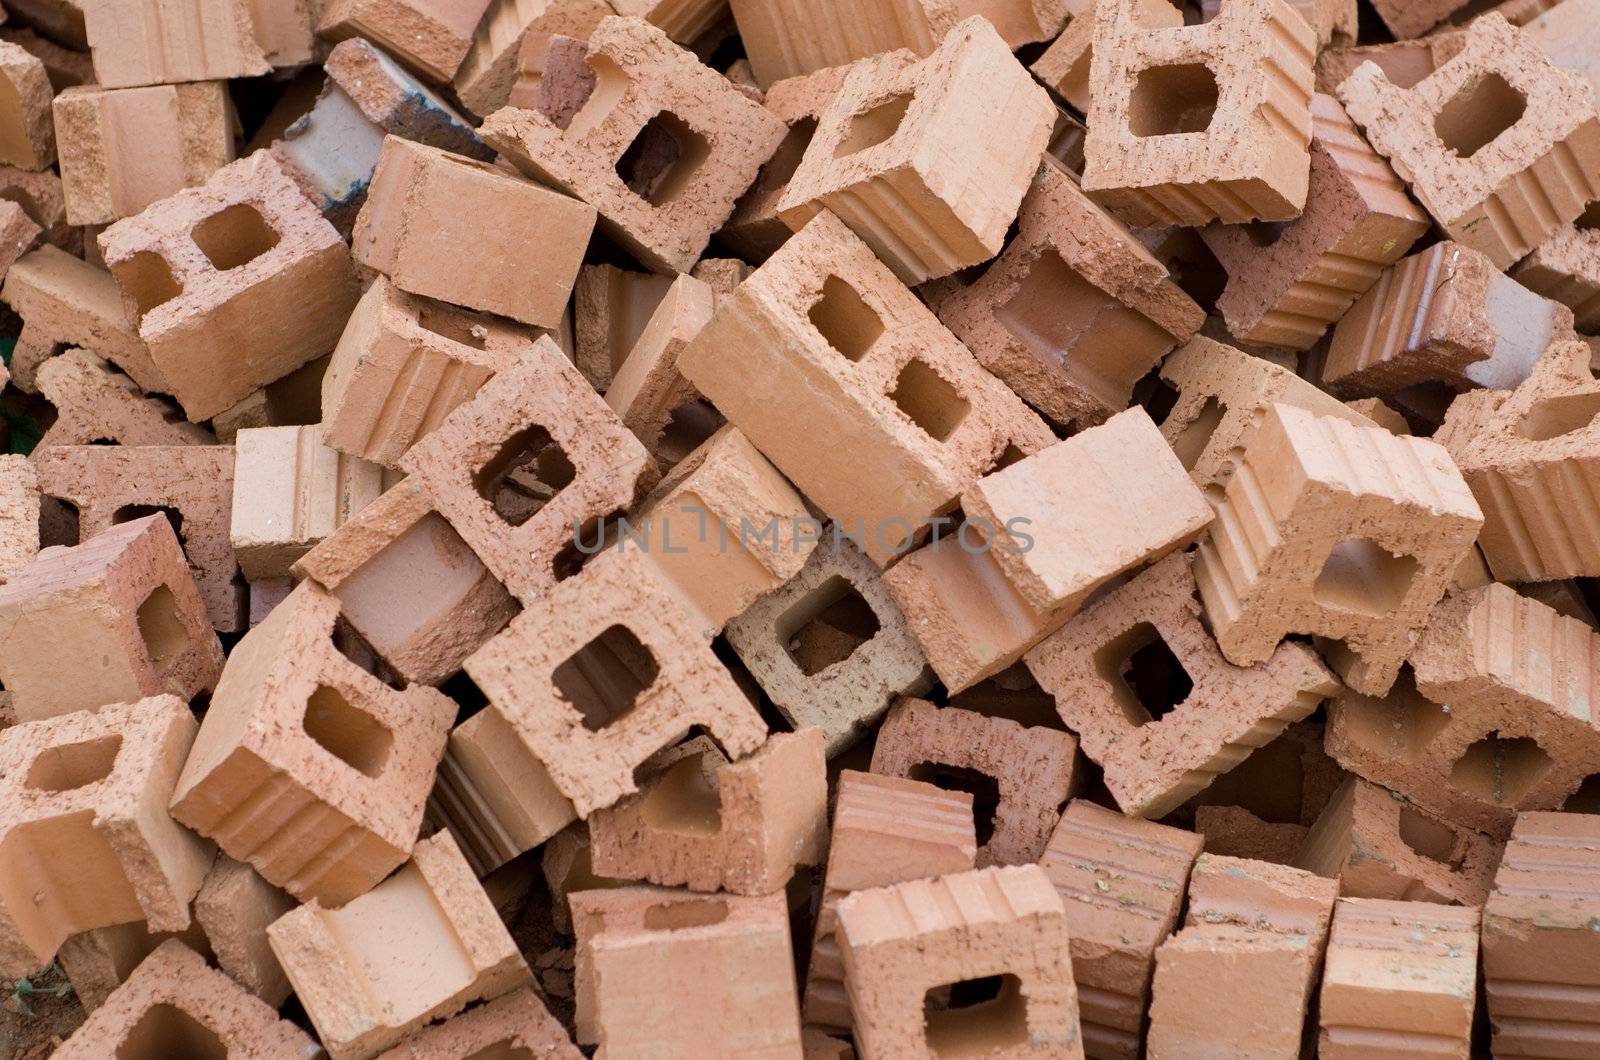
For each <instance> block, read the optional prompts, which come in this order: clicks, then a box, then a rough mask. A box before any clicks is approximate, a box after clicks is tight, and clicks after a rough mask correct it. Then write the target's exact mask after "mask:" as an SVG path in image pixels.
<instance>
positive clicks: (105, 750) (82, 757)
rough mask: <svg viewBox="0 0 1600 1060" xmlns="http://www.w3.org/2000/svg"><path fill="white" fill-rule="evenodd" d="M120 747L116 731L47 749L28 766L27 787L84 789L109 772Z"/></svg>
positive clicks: (37, 788) (103, 777)
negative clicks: (108, 734)
mask: <svg viewBox="0 0 1600 1060" xmlns="http://www.w3.org/2000/svg"><path fill="white" fill-rule="evenodd" d="M121 750H122V737H121V736H120V735H118V734H116V733H113V734H111V735H110V736H101V737H98V738H96V739H93V740H80V741H79V742H78V743H69V744H62V745H61V746H60V747H51V748H48V749H46V750H44V751H42V752H40V754H39V757H37V758H35V759H34V760H33V764H32V765H31V766H29V767H28V779H27V782H26V783H27V786H28V787H30V788H32V789H33V790H34V791H75V790H77V789H78V788H86V787H88V786H89V785H90V784H94V783H96V782H97V781H101V780H104V779H105V778H106V777H109V776H110V775H111V769H112V767H113V766H115V765H116V764H117V753H118V752H119V751H121Z"/></svg>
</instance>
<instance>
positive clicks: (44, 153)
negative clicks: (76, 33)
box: [0, 41, 56, 170]
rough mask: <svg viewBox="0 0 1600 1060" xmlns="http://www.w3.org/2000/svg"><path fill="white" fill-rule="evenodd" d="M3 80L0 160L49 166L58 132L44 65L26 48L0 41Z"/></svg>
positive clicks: (24, 166) (29, 166)
mask: <svg viewBox="0 0 1600 1060" xmlns="http://www.w3.org/2000/svg"><path fill="white" fill-rule="evenodd" d="M0 81H4V82H5V85H6V100H5V103H4V105H3V106H0V162H4V163H5V164H6V165H8V166H18V167H20V168H22V169H31V170H38V169H48V168H50V164H51V163H52V162H54V161H55V160H56V135H55V129H54V128H53V126H52V125H51V121H50V96H51V94H52V93H51V89H50V78H49V77H48V76H46V74H45V69H44V64H43V63H42V62H40V61H39V60H38V59H36V58H34V56H33V55H32V54H31V53H30V52H28V50H27V49H25V48H22V47H20V46H19V45H16V44H12V43H11V42H10V41H0Z"/></svg>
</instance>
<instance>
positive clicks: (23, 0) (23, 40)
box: [0, 0, 94, 92]
mask: <svg viewBox="0 0 1600 1060" xmlns="http://www.w3.org/2000/svg"><path fill="white" fill-rule="evenodd" d="M14 10H15V11H16V12H17V14H18V16H19V17H21V18H25V19H27V21H28V23H29V25H32V26H35V27H37V28H38V29H40V30H43V31H44V32H45V33H48V34H50V36H49V37H41V36H39V34H37V33H35V32H34V31H33V30H32V29H28V28H27V27H25V26H22V25H19V24H16V23H13V24H11V25H9V26H5V27H4V28H0V40H8V41H10V42H11V43H12V44H16V45H20V46H21V47H23V48H25V49H27V50H28V51H29V52H31V53H32V54H33V55H34V56H35V57H37V58H38V60H39V61H40V62H42V63H44V69H45V73H47V74H49V75H50V86H51V87H52V88H53V89H54V90H55V91H57V92H60V91H62V90H64V89H67V88H71V87H72V86H73V85H86V84H90V83H92V82H93V81H94V60H93V58H92V57H90V55H89V54H88V53H87V52H84V51H80V50H79V49H81V48H86V47H88V45H87V43H86V41H85V40H84V32H83V11H82V10H81V9H80V8H79V7H78V6H77V3H76V0H18V3H17V5H16V7H15V9H14ZM57 40H59V41H62V42H64V43H65V45H66V46H65V47H63V46H62V44H58V43H56V42H57Z"/></svg>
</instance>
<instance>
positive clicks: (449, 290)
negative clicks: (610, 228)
mask: <svg viewBox="0 0 1600 1060" xmlns="http://www.w3.org/2000/svg"><path fill="white" fill-rule="evenodd" d="M446 217H449V218H452V219H453V223H451V224H449V225H442V224H441V220H442V219H443V218H446ZM594 219H595V213H594V210H593V209H592V208H591V207H589V206H586V205H585V204H583V203H581V202H576V201H574V200H573V199H570V198H568V197H567V196H565V195H562V194H560V193H558V192H555V191H552V190H550V189H549V188H545V187H542V186H541V185H538V184H535V183H533V182H532V181H527V180H522V179H519V178H518V177H515V176H513V175H512V174H510V173H507V172H505V171H504V170H503V169H500V168H498V167H495V166H491V165H489V164H488V163H487V162H480V161H477V160H475V159H471V158H467V157H466V156H464V155H456V154H452V153H450V152H448V151H441V150H439V149H438V148H434V147H429V146H427V145H426V144H419V143H416V142H414V141H411V140H406V139H403V138H401V137H399V136H393V135H391V136H389V137H387V138H386V139H385V140H384V142H383V154H382V156H381V157H380V159H379V161H378V168H377V169H376V171H374V173H373V176H372V186H371V188H370V189H369V191H368V193H367V202H366V205H365V206H363V207H362V208H361V214H360V216H359V217H357V218H356V227H355V235H354V242H353V243H352V247H353V252H354V255H355V259H356V260H357V261H359V262H360V263H361V264H363V265H366V266H369V267H371V268H374V269H377V270H378V271H379V272H382V273H384V274H385V275H387V276H388V277H389V279H390V280H392V281H393V282H394V284H395V285H396V286H397V287H399V288H401V289H402V290H405V291H409V292H410V293H412V294H419V295H424V296H426V297H429V298H437V299H440V300H442V301H446V302H450V303H453V304H455V305H460V306H465V307H467V308H469V309H478V310H482V311H484V312H488V313H498V314H500V315H501V316H506V317H510V318H511V319H513V320H517V321H521V322H522V323H524V324H530V325H533V326H535V327H554V326H555V325H557V324H559V323H560V320H561V311H562V307H563V306H565V305H566V302H567V298H568V296H569V295H570V294H571V293H572V283H573V281H574V280H575V279H576V278H577V275H578V266H579V264H580V263H581V262H582V259H583V252H584V248H585V247H586V246H588V243H589V233H590V232H591V231H592V230H593V229H594Z"/></svg>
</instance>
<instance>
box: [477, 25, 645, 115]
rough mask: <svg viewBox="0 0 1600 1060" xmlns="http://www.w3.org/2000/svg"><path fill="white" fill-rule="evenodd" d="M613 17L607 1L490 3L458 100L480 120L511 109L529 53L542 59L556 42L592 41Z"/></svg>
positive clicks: (479, 27) (479, 28) (479, 29)
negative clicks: (569, 39)
mask: <svg viewBox="0 0 1600 1060" xmlns="http://www.w3.org/2000/svg"><path fill="white" fill-rule="evenodd" d="M610 14H613V11H612V7H611V5H610V4H609V3H607V2H606V0H489V8H488V10H487V11H486V12H484V16H483V21H481V22H479V23H478V29H477V32H476V33H475V34H473V37H472V45H471V46H470V47H469V48H468V49H467V56H466V58H465V59H464V60H462V63H461V67H460V69H458V70H457V71H456V75H455V90H456V98H458V99H460V100H461V104H462V106H464V107H466V108H467V109H468V110H469V111H471V112H472V113H474V114H476V115H478V116H479V117H481V118H487V117H488V116H489V115H490V114H493V113H494V112H495V111H497V110H499V109H500V108H501V107H503V106H506V104H507V102H508V101H509V100H510V98H511V89H512V87H513V86H514V85H515V84H516V83H517V80H518V78H519V77H520V76H521V74H522V56H523V54H524V53H525V49H527V50H531V51H533V52H536V53H538V54H539V55H541V56H542V55H543V52H544V48H542V47H540V45H541V44H543V45H544V46H545V47H548V42H549V40H550V38H551V37H553V36H556V35H560V36H565V37H574V38H577V39H579V40H587V39H588V37H589V34H591V33H593V32H594V29H595V27H596V26H598V25H599V24H600V20H601V19H603V18H605V17H606V16H607V15H610Z"/></svg>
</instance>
